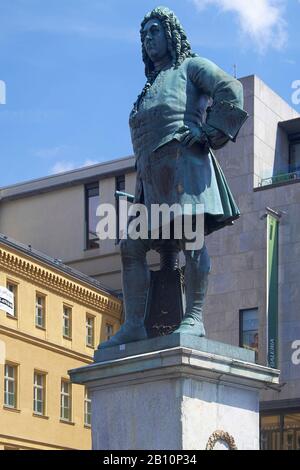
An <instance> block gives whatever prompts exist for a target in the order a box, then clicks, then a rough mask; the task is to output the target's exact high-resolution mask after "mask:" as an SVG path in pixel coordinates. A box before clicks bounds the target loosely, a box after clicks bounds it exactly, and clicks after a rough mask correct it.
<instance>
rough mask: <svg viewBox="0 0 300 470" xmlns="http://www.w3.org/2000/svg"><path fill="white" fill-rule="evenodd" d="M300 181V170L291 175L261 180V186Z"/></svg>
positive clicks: (286, 174) (285, 174)
mask: <svg viewBox="0 0 300 470" xmlns="http://www.w3.org/2000/svg"><path fill="white" fill-rule="evenodd" d="M294 180H300V170H297V171H293V172H291V173H284V174H281V175H276V176H271V177H270V178H263V179H261V181H260V183H259V186H271V185H272V184H278V183H286V182H288V181H294Z"/></svg>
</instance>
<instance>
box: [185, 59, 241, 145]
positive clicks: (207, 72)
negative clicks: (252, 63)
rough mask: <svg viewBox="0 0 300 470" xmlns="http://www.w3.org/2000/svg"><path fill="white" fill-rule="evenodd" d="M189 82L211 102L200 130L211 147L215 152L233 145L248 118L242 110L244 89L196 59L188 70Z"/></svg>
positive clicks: (232, 79) (217, 68)
mask: <svg viewBox="0 0 300 470" xmlns="http://www.w3.org/2000/svg"><path fill="white" fill-rule="evenodd" d="M187 73H188V76H189V78H190V80H191V81H192V82H193V83H194V84H195V85H196V86H197V88H199V89H200V90H201V92H202V93H204V94H206V95H208V96H209V97H210V98H212V99H213V104H212V106H211V107H209V108H208V109H207V119H206V123H205V124H203V126H202V129H203V131H204V133H205V136H206V137H207V139H208V143H209V145H210V147H212V148H213V149H218V148H221V147H223V146H224V145H225V144H226V143H227V142H228V141H229V140H232V141H235V140H236V138H237V135H238V133H239V130H240V128H241V127H242V125H243V124H244V122H245V121H246V119H247V117H248V114H247V113H246V112H245V111H244V110H243V106H244V93H243V85H242V84H241V82H239V81H238V80H237V79H235V78H234V77H232V76H231V75H229V74H228V73H226V72H224V70H222V69H221V68H220V67H218V66H217V65H216V64H214V63H213V62H211V61H210V60H207V59H204V58H201V57H195V58H193V59H191V61H190V62H189V65H188V70H187Z"/></svg>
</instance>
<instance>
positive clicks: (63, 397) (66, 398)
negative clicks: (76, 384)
mask: <svg viewBox="0 0 300 470" xmlns="http://www.w3.org/2000/svg"><path fill="white" fill-rule="evenodd" d="M60 418H61V419H62V420H64V421H71V419H72V394H71V384H70V382H68V381H67V380H62V381H61V392H60Z"/></svg>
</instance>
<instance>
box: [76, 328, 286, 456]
mask: <svg viewBox="0 0 300 470" xmlns="http://www.w3.org/2000/svg"><path fill="white" fill-rule="evenodd" d="M134 351H135V352H138V354H137V353H134ZM101 354H102V360H103V362H98V363H95V364H93V365H91V366H87V367H83V368H80V369H76V370H72V371H70V376H71V379H72V381H73V382H74V383H81V384H85V385H86V386H87V387H88V388H89V389H90V391H91V394H92V436H93V449H101V450H103V449H104V450H138V449H146V450H168V449H169V450H202V449H206V448H209V449H210V448H211V449H213V448H228V449H229V448H237V449H240V450H242V449H258V448H259V396H258V393H259V389H260V388H263V387H266V386H268V385H269V386H270V385H273V386H276V384H278V376H279V371H277V370H274V369H269V368H267V367H263V366H259V365H257V364H254V363H253V361H254V353H252V351H247V350H245V349H241V348H236V347H233V346H229V345H224V344H221V343H217V342H214V341H209V340H207V339H205V338H195V337H191V336H187V335H179V334H178V335H177V334H173V335H170V336H166V337H161V338H156V339H152V340H146V341H141V342H139V343H131V344H130V345H126V346H124V345H123V346H120V347H118V348H112V349H111V350H109V349H108V350H104V351H103V352H102V351H101V350H100V351H98V352H97V353H96V358H97V360H100V358H101Z"/></svg>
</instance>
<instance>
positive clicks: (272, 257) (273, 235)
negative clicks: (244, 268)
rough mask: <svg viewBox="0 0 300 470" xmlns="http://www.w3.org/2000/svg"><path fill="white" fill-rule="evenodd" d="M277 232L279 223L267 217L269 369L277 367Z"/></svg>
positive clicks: (271, 217)
mask: <svg viewBox="0 0 300 470" xmlns="http://www.w3.org/2000/svg"><path fill="white" fill-rule="evenodd" d="M278 232H279V221H278V219H277V218H276V217H274V216H273V215H271V214H268V215H267V354H268V365H269V367H273V368H275V369H276V368H277V367H278Z"/></svg>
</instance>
